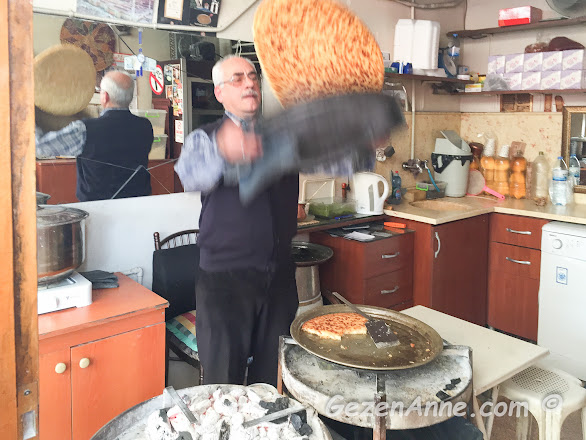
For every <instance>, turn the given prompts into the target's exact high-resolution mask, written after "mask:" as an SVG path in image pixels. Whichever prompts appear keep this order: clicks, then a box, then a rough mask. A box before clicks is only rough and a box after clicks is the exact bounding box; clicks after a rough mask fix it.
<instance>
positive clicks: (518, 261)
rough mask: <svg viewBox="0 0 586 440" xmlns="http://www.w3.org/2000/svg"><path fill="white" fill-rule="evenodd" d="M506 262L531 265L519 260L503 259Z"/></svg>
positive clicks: (529, 262) (528, 262)
mask: <svg viewBox="0 0 586 440" xmlns="http://www.w3.org/2000/svg"><path fill="white" fill-rule="evenodd" d="M505 259H506V260H508V261H510V262H511V263H517V264H526V265H527V266H530V265H531V261H521V260H514V259H512V258H509V257H505Z"/></svg>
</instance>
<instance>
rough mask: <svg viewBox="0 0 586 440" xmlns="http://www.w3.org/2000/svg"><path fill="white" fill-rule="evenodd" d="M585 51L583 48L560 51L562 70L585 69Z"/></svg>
mask: <svg viewBox="0 0 586 440" xmlns="http://www.w3.org/2000/svg"><path fill="white" fill-rule="evenodd" d="M585 52H586V51H584V49H577V50H564V51H562V70H584V69H586V54H585Z"/></svg>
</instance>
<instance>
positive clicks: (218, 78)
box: [212, 55, 256, 86]
mask: <svg viewBox="0 0 586 440" xmlns="http://www.w3.org/2000/svg"><path fill="white" fill-rule="evenodd" d="M232 58H242V59H243V60H246V61H248V64H250V66H251V67H252V68H253V69H254V71H255V72H256V66H255V65H254V63H253V62H252V61H250V60H249V59H248V58H244V57H240V56H238V55H228V56H225V57H224V58H222V59H221V60H220V61H218V62H217V63H216V64H215V65H214V67H213V68H212V80H213V81H214V86H217V85H220V83H221V82H222V81H223V80H224V69H223V67H222V65H223V64H224V61H227V60H229V59H232Z"/></svg>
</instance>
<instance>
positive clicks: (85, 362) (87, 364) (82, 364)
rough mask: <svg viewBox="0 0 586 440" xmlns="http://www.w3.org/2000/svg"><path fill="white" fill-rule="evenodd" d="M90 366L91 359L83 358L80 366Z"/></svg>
mask: <svg viewBox="0 0 586 440" xmlns="http://www.w3.org/2000/svg"><path fill="white" fill-rule="evenodd" d="M89 366H90V360H89V359H88V358H81V359H80V361H79V367H80V368H87V367H89Z"/></svg>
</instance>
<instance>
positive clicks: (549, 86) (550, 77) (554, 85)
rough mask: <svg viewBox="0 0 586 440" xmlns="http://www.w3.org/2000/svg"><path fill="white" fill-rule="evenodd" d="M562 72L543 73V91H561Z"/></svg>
mask: <svg viewBox="0 0 586 440" xmlns="http://www.w3.org/2000/svg"><path fill="white" fill-rule="evenodd" d="M561 78H562V72H561V71H559V70H554V71H551V72H541V87H540V89H541V90H559V89H560V88H561V87H560V80H561Z"/></svg>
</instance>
